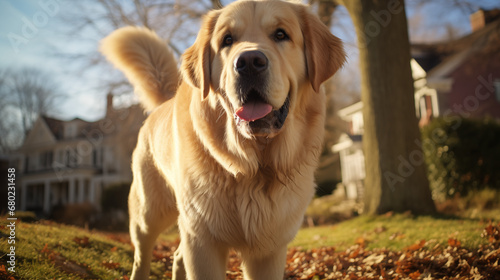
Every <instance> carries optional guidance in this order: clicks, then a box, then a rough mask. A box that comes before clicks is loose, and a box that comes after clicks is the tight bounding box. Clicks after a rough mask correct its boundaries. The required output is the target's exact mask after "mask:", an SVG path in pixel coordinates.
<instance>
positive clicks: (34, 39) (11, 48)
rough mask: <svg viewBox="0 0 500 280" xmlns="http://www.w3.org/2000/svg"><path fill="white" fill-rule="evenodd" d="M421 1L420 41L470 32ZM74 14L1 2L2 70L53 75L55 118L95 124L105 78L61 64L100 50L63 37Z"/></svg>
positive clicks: (346, 35) (461, 19)
mask: <svg viewBox="0 0 500 280" xmlns="http://www.w3.org/2000/svg"><path fill="white" fill-rule="evenodd" d="M415 1H416V0H407V6H408V11H407V13H408V15H409V16H413V15H415V14H419V15H420V17H421V18H423V19H424V22H423V23H422V22H420V24H421V25H422V27H420V29H419V30H420V31H419V32H421V33H422V34H419V35H418V36H426V32H431V31H432V32H434V35H433V36H437V37H439V36H441V35H439V32H443V31H439V30H440V29H439V28H436V27H439V26H441V27H443V26H444V24H445V23H449V24H451V25H452V26H453V27H454V28H456V29H457V30H459V31H460V33H462V34H465V33H468V32H470V27H469V21H468V17H467V16H464V14H463V12H462V11H460V10H457V9H450V10H449V11H448V12H446V13H444V14H443V9H436V8H435V5H442V4H443V3H446V1H451V0H439V1H437V0H436V1H435V3H436V4H435V5H434V6H433V3H431V4H430V5H427V6H426V7H424V8H422V9H416V8H410V7H412V5H409V4H412V3H411V2H415ZM223 2H224V3H226V2H229V1H223ZM476 2H477V3H478V5H479V6H482V7H485V8H492V7H500V3H498V2H499V1H494V0H478V1H476ZM69 11H71V12H72V13H74V12H75V11H74V7H73V5H72V2H71V1H68V0H7V1H5V0H0V68H21V67H36V68H39V69H41V70H43V71H46V72H48V73H50V74H51V75H52V76H53V77H54V81H55V82H56V83H58V84H60V90H61V91H62V92H63V93H64V94H66V95H67V98H66V99H65V100H64V101H63V102H62V103H61V104H60V109H59V110H58V111H57V112H56V113H55V116H56V117H60V118H63V119H71V118H74V117H80V118H83V119H87V120H95V119H97V118H99V117H101V116H102V115H103V114H104V107H105V104H104V102H105V98H104V96H105V95H106V92H102V91H100V90H97V89H96V85H97V82H96V81H97V80H98V79H99V76H100V75H102V74H103V73H97V72H95V71H94V72H89V73H86V75H81V73H80V74H79V73H78V69H80V70H79V71H82V70H81V67H80V68H78V65H79V64H78V63H72V62H71V61H68V60H67V58H66V59H63V58H61V55H58V52H59V51H60V50H62V49H63V50H65V51H68V50H69V51H70V52H79V51H86V50H89V49H91V48H94V49H97V46H98V41H99V39H100V38H97V37H95V36H94V37H92V36H89V37H90V38H91V39H90V40H89V41H87V42H85V43H82V42H80V41H71V40H70V39H68V37H67V36H65V35H64V34H62V33H61V30H62V29H63V28H61V24H62V21H61V20H60V18H61V16H63V15H65V14H66V13H67V12H69ZM439 13H441V14H439ZM338 16H339V18H340V20H339V25H338V26H336V27H334V29H333V32H334V33H336V34H337V35H338V36H339V37H341V38H342V39H344V40H345V41H346V42H347V48H348V52H349V54H350V56H351V58H353V57H354V59H351V62H355V61H356V59H355V57H356V55H357V54H356V53H357V51H356V50H355V46H354V44H355V43H354V41H355V36H354V33H353V30H352V25H351V23H350V19H349V18H348V15H347V13H346V12H345V9H340V10H339V14H338ZM410 22H411V21H410ZM426 29H434V30H426ZM441 30H444V29H443V28H441ZM436 34H437V35H436ZM11 41H14V42H17V44H16V43H14V44H13V43H12V42H11ZM353 67H355V65H354V66H353Z"/></svg>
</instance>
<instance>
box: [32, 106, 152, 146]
mask: <svg viewBox="0 0 500 280" xmlns="http://www.w3.org/2000/svg"><path fill="white" fill-rule="evenodd" d="M131 112H140V113H141V115H142V113H143V109H142V108H141V107H140V105H138V104H135V105H131V106H130V107H126V108H120V109H115V110H113V113H112V114H109V115H107V116H105V117H104V118H103V119H99V120H97V121H94V122H88V121H85V120H83V119H80V118H74V119H72V120H68V121H64V120H59V119H55V118H52V117H48V116H43V115H42V116H41V118H42V119H43V120H44V121H45V123H46V124H47V126H48V128H49V129H50V131H51V132H52V134H53V135H54V137H55V138H56V139H57V140H62V139H63V138H64V126H65V124H67V123H70V122H78V123H79V124H78V131H77V134H76V135H75V137H76V138H84V137H86V135H85V133H89V132H91V131H100V130H102V127H103V122H104V121H106V122H108V123H112V124H118V123H123V122H124V121H125V120H126V119H127V118H129V117H132V118H133V117H134V116H132V115H131Z"/></svg>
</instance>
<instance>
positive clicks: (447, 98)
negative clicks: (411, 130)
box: [411, 9, 500, 125]
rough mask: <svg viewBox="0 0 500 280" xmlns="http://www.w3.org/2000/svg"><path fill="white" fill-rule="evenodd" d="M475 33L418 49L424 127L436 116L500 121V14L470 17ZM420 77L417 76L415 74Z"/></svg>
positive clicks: (419, 112) (415, 46)
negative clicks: (486, 118) (485, 118)
mask: <svg viewBox="0 0 500 280" xmlns="http://www.w3.org/2000/svg"><path fill="white" fill-rule="evenodd" d="M470 22H471V28H472V33H470V34H469V35H466V36H464V37H462V38H459V39H456V40H451V41H447V42H441V43H435V44H412V46H411V52H412V56H413V58H414V60H415V62H416V63H415V65H412V67H413V69H414V71H415V69H416V68H418V67H420V68H421V69H420V70H423V72H424V73H425V75H423V76H421V77H419V78H417V79H416V80H415V89H416V91H415V101H416V102H415V103H416V107H417V116H418V117H420V125H425V124H426V123H427V122H428V121H429V120H430V119H431V118H432V117H433V116H447V115H449V114H455V115H460V116H462V117H467V118H469V117H471V118H482V117H492V118H497V119H499V118H500V9H496V10H490V11H485V10H479V11H477V12H476V13H474V14H472V15H471V16H470ZM414 78H415V75H414Z"/></svg>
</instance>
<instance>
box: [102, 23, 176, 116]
mask: <svg viewBox="0 0 500 280" xmlns="http://www.w3.org/2000/svg"><path fill="white" fill-rule="evenodd" d="M100 51H101V53H102V54H104V56H105V57H106V58H107V59H108V60H109V61H110V62H111V63H112V64H113V65H114V66H115V67H116V68H118V69H120V70H121V71H123V73H125V76H126V77H127V78H128V80H129V81H130V83H132V85H133V86H134V88H135V91H136V93H137V95H138V96H139V99H140V101H141V103H142V105H143V106H144V108H145V109H146V110H148V111H151V110H153V109H154V108H155V107H157V106H159V105H160V104H162V103H163V102H165V101H167V100H168V99H170V98H172V97H173V96H174V95H175V91H176V89H177V86H178V79H179V73H178V70H177V63H176V60H175V57H174V55H173V54H172V51H171V50H170V49H169V48H168V46H167V44H166V43H165V42H164V41H163V40H161V39H160V38H159V37H158V35H156V33H155V32H153V31H151V30H149V29H147V28H141V27H132V26H129V27H124V28H121V29H118V30H116V31H114V32H113V33H111V34H110V35H109V36H107V37H106V38H104V39H103V40H102V41H101V46H100Z"/></svg>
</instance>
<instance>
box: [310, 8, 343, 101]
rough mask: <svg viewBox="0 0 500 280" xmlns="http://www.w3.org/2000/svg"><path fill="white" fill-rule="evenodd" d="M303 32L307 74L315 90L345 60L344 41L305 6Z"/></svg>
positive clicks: (317, 89) (317, 90)
mask: <svg viewBox="0 0 500 280" xmlns="http://www.w3.org/2000/svg"><path fill="white" fill-rule="evenodd" d="M301 13H302V16H301V18H302V34H303V36H304V49H305V50H304V51H305V56H306V64H307V74H308V77H309V80H310V82H311V85H312V88H313V89H314V91H316V92H319V88H320V86H321V84H322V83H323V82H324V81H326V80H328V79H329V78H330V77H331V76H333V74H335V72H337V70H338V69H339V68H340V67H342V65H343V64H344V62H345V59H346V55H345V51H344V47H343V45H342V41H341V40H340V39H339V38H337V37H335V36H334V35H333V34H332V33H331V32H330V30H328V28H327V27H326V26H325V25H324V24H323V23H322V22H321V21H320V20H319V18H318V17H317V16H316V15H314V14H312V13H311V12H309V11H308V9H307V8H306V7H303V9H302V11H301Z"/></svg>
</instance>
